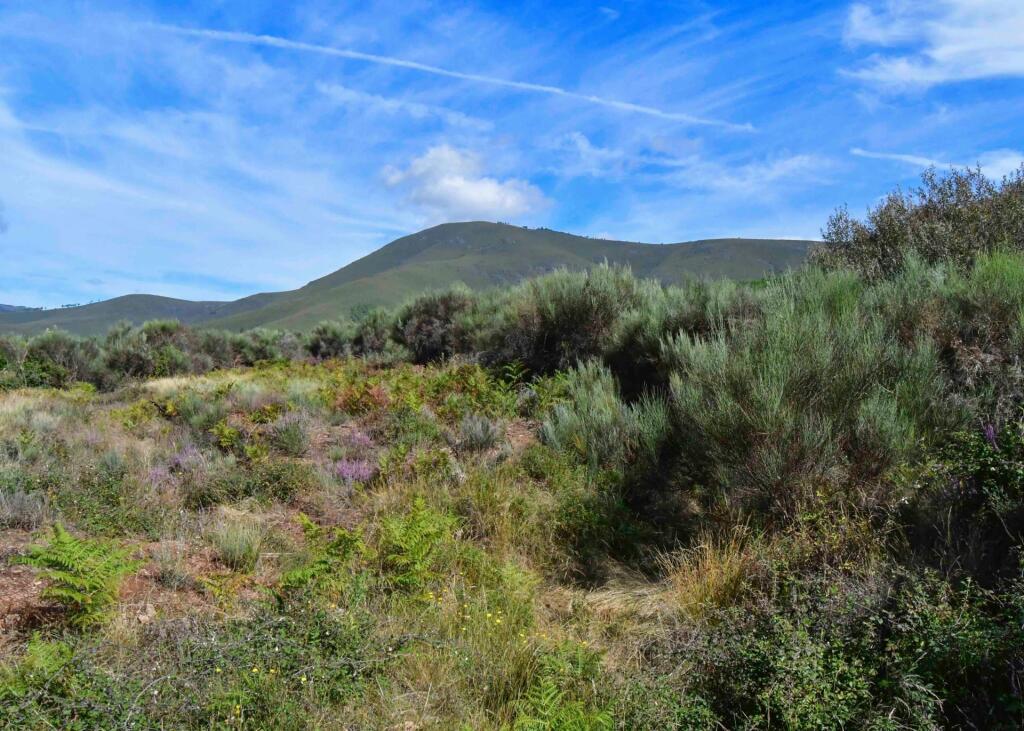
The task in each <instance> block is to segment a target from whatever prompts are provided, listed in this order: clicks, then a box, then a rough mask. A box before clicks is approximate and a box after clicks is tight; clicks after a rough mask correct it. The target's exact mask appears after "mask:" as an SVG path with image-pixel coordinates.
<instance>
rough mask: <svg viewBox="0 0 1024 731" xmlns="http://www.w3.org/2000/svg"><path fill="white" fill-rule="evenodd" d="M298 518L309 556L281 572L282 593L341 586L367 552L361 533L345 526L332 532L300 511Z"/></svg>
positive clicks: (328, 590)
mask: <svg viewBox="0 0 1024 731" xmlns="http://www.w3.org/2000/svg"><path fill="white" fill-rule="evenodd" d="M298 520H299V524H300V525H301V526H302V532H303V534H305V537H306V548H307V551H308V552H309V558H308V560H307V561H305V562H304V563H303V564H302V565H300V566H298V567H296V568H294V569H292V570H290V571H287V572H285V573H284V574H283V575H282V576H281V581H280V583H279V595H280V597H282V598H283V597H284V596H285V595H289V594H294V593H296V592H300V591H303V590H310V591H313V592H321V593H322V592H327V593H331V592H333V591H336V590H338V589H339V588H341V586H342V585H343V584H344V583H345V582H346V581H347V580H348V577H349V571H348V566H349V564H350V563H351V562H352V560H353V559H354V558H356V557H358V556H364V555H366V553H367V548H366V544H364V543H363V536H362V533H361V532H360V531H348V530H345V529H344V528H335V529H334V530H333V531H331V532H329V531H327V530H326V529H324V528H322V527H320V526H319V525H317V524H316V523H314V522H313V521H312V520H310V519H309V518H308V517H307V516H306V515H303V514H299V518H298Z"/></svg>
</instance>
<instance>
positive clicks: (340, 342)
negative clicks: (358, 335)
mask: <svg viewBox="0 0 1024 731" xmlns="http://www.w3.org/2000/svg"><path fill="white" fill-rule="evenodd" d="M354 337H355V326H354V325H353V324H352V323H351V322H347V321H345V322H341V321H339V322H321V323H320V324H319V325H317V326H316V327H315V328H313V330H312V331H311V332H310V333H309V336H308V337H307V338H306V350H307V351H309V354H310V355H311V356H313V357H314V358H342V357H344V356H347V355H350V354H351V353H352V340H353V338H354Z"/></svg>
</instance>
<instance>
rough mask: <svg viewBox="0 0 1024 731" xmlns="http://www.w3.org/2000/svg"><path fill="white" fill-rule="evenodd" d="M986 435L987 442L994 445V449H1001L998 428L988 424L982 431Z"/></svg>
mask: <svg viewBox="0 0 1024 731" xmlns="http://www.w3.org/2000/svg"><path fill="white" fill-rule="evenodd" d="M982 431H983V432H984V434H985V440H986V441H987V442H988V443H989V444H990V445H992V449H999V442H997V441H996V428H995V426H994V425H992V424H986V425H985V427H984V428H983V429H982Z"/></svg>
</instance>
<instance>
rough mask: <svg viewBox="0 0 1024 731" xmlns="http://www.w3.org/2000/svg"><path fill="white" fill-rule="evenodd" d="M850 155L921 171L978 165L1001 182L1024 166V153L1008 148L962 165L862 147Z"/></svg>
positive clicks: (853, 149) (856, 148)
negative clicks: (903, 165)
mask: <svg viewBox="0 0 1024 731" xmlns="http://www.w3.org/2000/svg"><path fill="white" fill-rule="evenodd" d="M850 154H851V155H855V156H856V157H867V158H871V159H874V160H892V161H894V162H902V163H906V164H907V165H912V166H913V167H915V168H918V169H919V170H920V169H922V168H928V167H936V168H965V167H973V166H975V165H977V166H978V167H980V168H981V171H982V172H983V173H984V174H985V175H986V176H988V177H989V178H992V179H993V180H1001V179H1002V178H1003V177H1004V176H1006V175H1009V174H1010V173H1012V172H1014V171H1015V170H1018V169H1019V168H1020V166H1021V165H1022V164H1024V152H1021V151H1020V150H1011V149H1007V148H1001V149H998V150H988V151H986V152H982V153H980V154H979V155H978V156H977V158H976V159H975V160H972V161H969V162H961V163H955V162H943V161H941V160H936V159H935V158H931V157H925V156H923V155H911V154H906V153H900V152H872V151H870V150H864V149H861V148H860V147H854V148H852V149H851V150H850Z"/></svg>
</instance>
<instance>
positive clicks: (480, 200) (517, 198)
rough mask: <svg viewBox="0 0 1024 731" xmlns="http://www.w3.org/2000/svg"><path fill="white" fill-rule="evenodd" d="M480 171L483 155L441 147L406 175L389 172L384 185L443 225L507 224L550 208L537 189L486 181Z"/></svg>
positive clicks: (420, 159)
mask: <svg viewBox="0 0 1024 731" xmlns="http://www.w3.org/2000/svg"><path fill="white" fill-rule="evenodd" d="M482 168H483V163H482V160H481V159H480V157H479V155H475V154H473V153H470V152H467V151H464V150H457V149H455V148H453V147H451V146H449V145H438V146H436V147H432V148H430V149H429V150H427V151H426V152H425V153H424V154H423V155H421V156H419V157H417V158H415V159H414V160H412V162H410V163H409V165H408V166H407V167H406V168H404V169H398V168H394V167H390V168H385V170H384V179H385V181H386V182H387V184H388V185H390V186H393V187H401V188H403V189H405V190H406V191H407V192H408V196H409V200H410V201H412V202H413V203H415V204H416V205H419V206H422V207H424V208H426V209H428V210H429V211H431V212H433V213H434V214H435V215H437V216H439V217H440V219H441V220H453V219H467V218H482V219H490V220H495V219H500V220H507V219H509V218H513V217H516V216H521V215H523V214H527V213H533V212H536V211H537V210H538V209H540V208H543V207H544V206H546V205H547V204H548V201H547V199H546V198H545V197H544V194H543V193H541V191H540V189H539V188H537V187H536V186H534V185H531V184H530V183H528V182H526V181H525V180H519V179H516V178H509V179H506V180H498V179H496V178H493V177H489V176H487V175H484V174H483V173H482Z"/></svg>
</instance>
